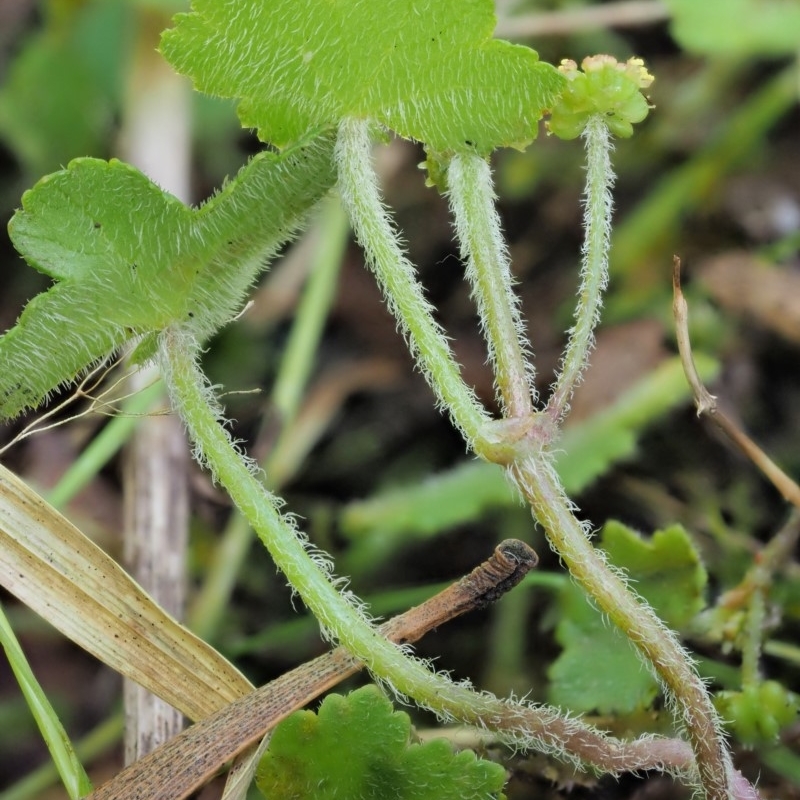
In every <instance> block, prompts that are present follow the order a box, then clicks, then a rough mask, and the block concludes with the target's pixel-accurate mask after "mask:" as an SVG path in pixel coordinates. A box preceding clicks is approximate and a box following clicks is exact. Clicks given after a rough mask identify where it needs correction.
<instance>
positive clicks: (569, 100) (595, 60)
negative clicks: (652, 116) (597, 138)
mask: <svg viewBox="0 0 800 800" xmlns="http://www.w3.org/2000/svg"><path fill="white" fill-rule="evenodd" d="M558 69H559V71H560V72H561V73H562V74H563V75H564V77H566V79H567V85H566V88H565V89H564V91H563V92H562V94H561V96H560V97H559V99H558V102H557V103H556V105H555V106H554V107H553V108H552V109H551V112H550V120H549V121H548V123H547V125H548V129H549V131H550V132H551V133H554V134H555V135H556V136H558V137H559V138H561V139H574V138H576V137H577V136H580V135H581V133H582V132H583V129H584V128H585V127H586V123H587V122H588V120H589V118H590V117H592V116H594V115H596V114H600V115H602V116H603V117H604V118H605V122H606V125H607V126H608V129H609V130H610V131H611V133H612V134H614V135H615V136H619V137H621V138H624V139H627V138H628V137H629V136H630V135H631V134H632V133H633V123H634V122H641V121H642V120H643V119H644V118H645V117H646V116H647V113H648V111H649V109H650V106H649V105H648V103H647V99H646V98H645V97H644V95H643V94H642V92H641V90H642V89H646V88H647V87H648V86H650V84H651V83H652V82H653V76H652V75H651V74H650V73H649V72H648V71H647V68H646V67H645V66H644V61H642V59H640V58H629V59H628V61H627V62H625V63H624V64H621V63H619V62H618V61H617V60H616V59H615V58H613V57H612V56H607V55H597V56H588V57H587V58H584V59H583V62H582V63H581V68H580V69H578V65H577V64H576V63H575V62H574V61H572V60H571V59H564V60H563V61H562V62H561V65H560V66H559V68H558ZM581 70H582V71H581Z"/></svg>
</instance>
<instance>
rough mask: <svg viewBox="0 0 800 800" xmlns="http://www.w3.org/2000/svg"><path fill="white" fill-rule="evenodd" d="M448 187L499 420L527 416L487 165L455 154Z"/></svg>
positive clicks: (518, 340) (513, 300)
mask: <svg viewBox="0 0 800 800" xmlns="http://www.w3.org/2000/svg"><path fill="white" fill-rule="evenodd" d="M447 189H448V194H449V199H450V208H451V209H452V211H453V217H454V220H455V230H456V237H457V238H458V240H459V242H460V244H461V257H462V259H463V260H464V261H465V262H466V265H467V280H468V281H469V282H470V284H471V285H472V296H473V298H474V300H475V304H476V306H477V308H478V316H479V317H480V321H481V327H482V328H483V334H484V337H485V338H486V344H487V348H488V351H489V361H490V363H491V364H492V365H493V367H494V376H495V383H496V386H497V390H498V395H499V398H498V399H499V400H500V402H501V406H502V408H503V411H504V415H503V416H505V417H525V416H528V415H529V414H531V413H532V411H533V401H534V400H535V399H536V398H535V388H534V373H533V362H532V360H531V353H530V348H529V346H528V344H527V336H526V333H525V325H524V323H523V321H522V316H521V314H520V301H519V296H518V295H517V294H515V292H514V290H513V277H512V275H511V265H510V263H509V258H508V249H507V248H506V245H505V241H504V239H503V234H502V232H501V228H500V217H499V216H498V214H497V208H496V206H495V200H496V197H495V194H494V188H493V186H492V174H491V170H490V168H489V164H488V163H487V162H486V160H485V159H483V158H481V157H480V156H478V155H456V156H454V157H453V159H452V161H451V162H450V165H449V167H448V170H447ZM523 378H524V380H523Z"/></svg>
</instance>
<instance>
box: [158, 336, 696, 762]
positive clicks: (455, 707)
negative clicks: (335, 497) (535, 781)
mask: <svg viewBox="0 0 800 800" xmlns="http://www.w3.org/2000/svg"><path fill="white" fill-rule="evenodd" d="M196 355H197V344H196V342H195V341H194V339H193V338H192V337H191V336H190V335H189V334H186V333H185V332H183V331H180V330H176V329H168V330H167V331H165V332H164V333H163V334H162V336H161V342H160V361H161V367H162V373H163V375H164V379H165V381H166V383H167V385H168V387H169V389H170V394H171V397H172V401H173V404H174V406H175V408H176V409H177V410H178V412H179V413H180V415H181V417H182V418H183V420H184V422H185V424H186V426H187V428H188V431H189V435H190V436H191V438H192V440H193V441H194V443H195V448H196V456H197V457H198V459H199V460H200V461H201V462H203V463H205V464H206V465H208V466H209V467H210V469H211V471H212V473H213V475H214V477H215V479H216V480H218V481H219V482H220V483H221V484H222V485H223V486H224V487H225V489H226V490H227V491H228V493H229V494H230V496H231V499H232V500H233V501H234V503H236V505H237V506H238V507H239V508H240V510H241V511H242V513H243V514H244V515H245V516H246V517H247V518H248V520H249V521H250V524H251V525H252V526H253V529H254V530H255V531H256V533H257V534H258V536H259V537H260V538H261V540H262V541H263V543H264V545H265V546H266V547H267V549H268V550H269V552H270V554H271V555H272V557H273V560H274V561H275V563H276V565H277V566H278V568H279V569H280V570H281V571H282V572H283V573H284V575H285V576H286V577H287V579H288V580H289V582H290V584H291V585H292V587H293V588H294V589H295V590H296V591H297V593H298V594H299V595H300V597H301V598H302V600H303V602H304V603H305V604H306V605H307V606H308V607H309V609H310V610H311V611H312V613H313V614H314V615H315V616H316V618H317V619H318V620H319V622H320V623H321V625H322V626H323V630H324V632H325V633H326V635H327V636H328V637H329V638H331V639H336V640H338V641H339V642H340V643H341V644H343V645H344V646H345V647H346V648H347V649H348V650H349V651H350V652H351V653H352V654H353V656H355V657H356V658H357V659H358V660H360V661H363V662H364V663H365V665H366V666H367V668H368V669H369V670H370V671H371V672H372V673H373V675H374V676H375V677H376V678H377V679H379V680H382V681H385V682H386V683H388V684H389V685H390V686H391V687H392V688H393V689H394V691H395V692H397V693H399V694H400V695H405V696H408V697H411V698H413V699H414V701H415V702H417V703H418V704H420V705H422V706H424V707H426V708H429V709H430V710H432V711H434V712H435V713H437V714H438V715H439V716H440V717H443V718H445V719H449V720H457V721H460V722H464V723H467V724H472V725H480V726H482V727H485V728H488V729H490V730H494V731H497V732H498V733H499V735H500V736H501V737H502V738H503V739H504V740H506V741H508V742H510V743H512V744H513V745H515V746H517V747H521V748H535V749H537V750H540V751H545V752H551V753H554V754H556V755H559V756H560V757H562V758H568V759H571V760H573V761H575V762H582V763H584V764H588V765H591V766H594V767H596V768H598V769H600V770H603V771H605V772H614V773H618V772H621V771H625V770H637V769H647V768H664V767H667V768H672V769H685V768H687V767H688V764H687V753H686V750H685V749H684V748H683V747H682V746H681V743H679V742H672V741H671V740H668V741H664V740H660V741H656V740H643V741H642V740H640V741H636V742H630V743H624V742H618V741H615V740H613V739H609V738H608V737H606V736H604V735H603V734H601V733H599V732H598V731H596V730H595V729H593V728H591V727H590V726H587V725H585V724H584V723H582V722H580V721H579V720H576V719H570V718H567V717H564V716H563V715H562V714H561V713H560V712H559V711H557V710H556V709H553V708H549V707H543V706H535V707H534V706H531V705H529V704H525V703H517V702H513V701H510V700H499V699H497V698H496V697H494V696H493V695H491V694H488V693H486V692H482V693H480V694H479V693H476V692H474V691H473V690H472V689H470V688H469V687H468V686H467V685H465V684H455V683H453V682H452V681H451V680H450V679H449V678H447V677H446V676H444V675H440V674H437V673H434V672H432V671H431V670H430V669H429V668H428V665H427V664H426V663H424V662H422V661H420V660H419V659H416V658H414V657H412V656H410V655H409V654H408V653H407V652H406V651H405V650H404V649H403V648H401V647H398V646H397V645H394V644H392V643H391V642H389V641H388V640H387V639H386V638H385V637H384V636H383V635H382V634H381V632H380V631H379V630H378V629H377V628H376V627H374V626H373V625H372V624H371V623H370V621H369V620H368V619H367V617H366V615H365V614H364V612H363V610H362V609H361V608H360V607H359V606H358V604H357V600H356V598H354V597H353V596H352V595H351V594H350V593H349V592H344V591H342V590H341V589H340V588H337V586H340V584H341V581H337V580H336V579H335V578H334V577H333V576H332V574H331V571H330V565H329V563H328V562H327V561H325V560H324V557H322V556H321V554H320V553H318V552H315V551H314V550H313V548H312V547H311V546H310V545H309V543H308V542H307V541H306V540H305V538H304V537H303V535H302V534H300V533H299V532H298V531H297V530H296V529H295V528H294V526H293V525H292V523H291V521H290V520H289V519H288V518H287V517H285V516H283V515H282V514H281V513H280V511H279V510H278V508H279V501H278V500H277V499H276V498H275V497H274V496H272V495H271V494H270V493H269V492H268V491H267V490H266V489H265V488H264V486H263V484H262V483H261V482H260V481H259V480H258V479H257V478H256V477H255V475H254V474H253V471H252V470H251V465H249V464H248V463H247V462H246V460H245V459H244V457H243V456H242V455H241V454H240V453H238V452H237V451H236V448H235V446H234V443H233V441H232V439H231V437H230V434H229V433H228V432H227V431H226V430H225V428H224V427H223V425H222V423H221V421H220V419H221V415H220V413H219V410H218V409H217V407H216V403H215V401H214V398H213V397H212V396H211V391H210V387H209V386H208V385H207V383H206V381H205V378H204V377H203V375H202V373H201V372H200V370H199V368H198V367H197V364H196V362H195V358H196Z"/></svg>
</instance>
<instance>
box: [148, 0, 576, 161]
mask: <svg viewBox="0 0 800 800" xmlns="http://www.w3.org/2000/svg"><path fill="white" fill-rule="evenodd" d="M192 9H193V12H192V13H190V14H179V15H178V16H177V17H176V21H177V24H176V27H175V28H174V29H172V30H169V31H167V32H166V33H165V34H164V36H163V38H162V42H161V51H162V53H163V54H164V56H165V57H166V58H167V60H168V61H169V62H170V63H171V64H172V65H173V66H174V67H175V69H177V70H178V71H179V72H181V73H183V74H185V75H188V76H189V77H191V78H192V80H193V81H194V84H195V87H196V88H197V89H199V90H200V91H202V92H206V93H207V94H213V95H219V96H222V97H233V98H237V99H239V100H240V101H241V102H240V105H239V117H240V119H241V122H242V125H243V126H244V127H249V128H257V129H258V132H259V136H260V138H261V139H262V140H263V141H265V142H270V143H272V144H275V145H277V146H279V147H283V146H285V145H287V144H290V143H292V142H294V141H296V140H297V139H298V138H300V137H303V136H306V135H307V134H308V133H309V132H310V131H316V130H320V129H327V128H331V127H334V126H336V125H337V124H338V122H339V121H340V120H341V119H343V118H345V117H352V118H359V119H365V118H366V119H372V120H374V121H375V122H377V123H380V124H382V125H384V126H386V127H387V128H389V129H391V130H393V131H395V132H396V133H398V134H399V135H400V136H404V137H407V138H410V139H414V140H417V141H421V142H424V143H425V144H426V145H427V146H428V148H429V150H431V151H433V152H437V153H449V152H454V151H465V150H477V152H479V153H481V154H484V155H486V154H488V153H490V152H491V151H492V150H494V149H495V148H498V147H508V146H518V147H522V146H525V145H526V144H527V143H529V142H530V141H531V140H532V139H534V138H535V137H536V130H537V122H538V120H539V118H540V117H541V116H542V112H543V110H544V109H546V108H548V107H549V106H550V104H551V103H552V102H553V100H554V99H555V98H556V96H557V95H558V93H559V91H560V89H561V87H562V85H563V82H564V79H563V78H562V77H561V76H560V75H559V74H558V73H557V71H556V70H555V69H554V68H553V67H552V66H550V65H549V64H543V63H541V62H539V60H538V56H537V54H536V52H535V51H533V50H531V49H530V48H527V47H522V46H519V45H512V44H510V43H508V42H503V41H499V40H493V39H492V38H491V36H492V31H493V30H494V25H495V17H494V4H493V2H492V0H436V2H431V0H403V2H396V0H310V1H309V2H304V3H298V2H296V0H269V1H265V0H228V1H227V2H220V0H195V2H194V3H193V4H192Z"/></svg>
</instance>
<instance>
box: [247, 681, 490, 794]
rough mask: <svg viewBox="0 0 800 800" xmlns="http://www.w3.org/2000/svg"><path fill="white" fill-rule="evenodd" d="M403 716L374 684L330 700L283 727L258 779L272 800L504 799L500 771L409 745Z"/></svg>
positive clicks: (444, 746) (467, 756)
mask: <svg viewBox="0 0 800 800" xmlns="http://www.w3.org/2000/svg"><path fill="white" fill-rule="evenodd" d="M410 737H411V722H410V720H409V717H408V714H406V713H404V712H397V711H394V710H393V709H392V705H391V703H390V702H389V701H388V700H387V699H386V698H385V697H384V696H383V695H382V694H381V692H380V691H379V690H378V689H377V688H376V687H375V686H365V687H363V688H362V689H358V690H356V691H355V692H352V693H351V694H349V695H347V696H346V697H342V696H341V695H336V694H334V695H329V696H328V697H327V698H325V700H324V701H323V703H322V705H321V706H320V709H319V713H318V714H315V713H313V712H311V711H298V712H295V713H294V714H292V715H291V716H290V717H287V718H286V719H285V720H284V721H283V722H281V723H280V724H279V725H278V726H277V728H276V729H275V732H274V733H273V735H272V739H271V740H270V745H269V749H268V750H267V752H266V753H265V755H264V757H263V758H262V760H261V763H260V765H259V768H258V771H257V774H256V782H257V785H258V787H259V789H261V791H262V792H263V793H264V795H265V796H266V797H268V798H270V800H288V798H292V800H305V798H308V800H311V799H312V798H313V800H334V798H344V797H346V798H348V799H349V800H384V798H387V797H391V798H394V799H395V800H479V798H486V800H489V799H490V798H497V797H500V796H502V795H501V792H502V788H503V784H504V783H505V770H504V769H503V768H502V767H501V766H500V765H499V764H494V763H492V762H489V761H484V760H480V759H476V758H475V754H474V753H472V752H471V751H463V752H460V753H454V752H453V750H452V748H451V746H450V744H449V742H447V741H445V740H444V739H435V740H433V741H431V742H428V743H426V744H411V743H410Z"/></svg>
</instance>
